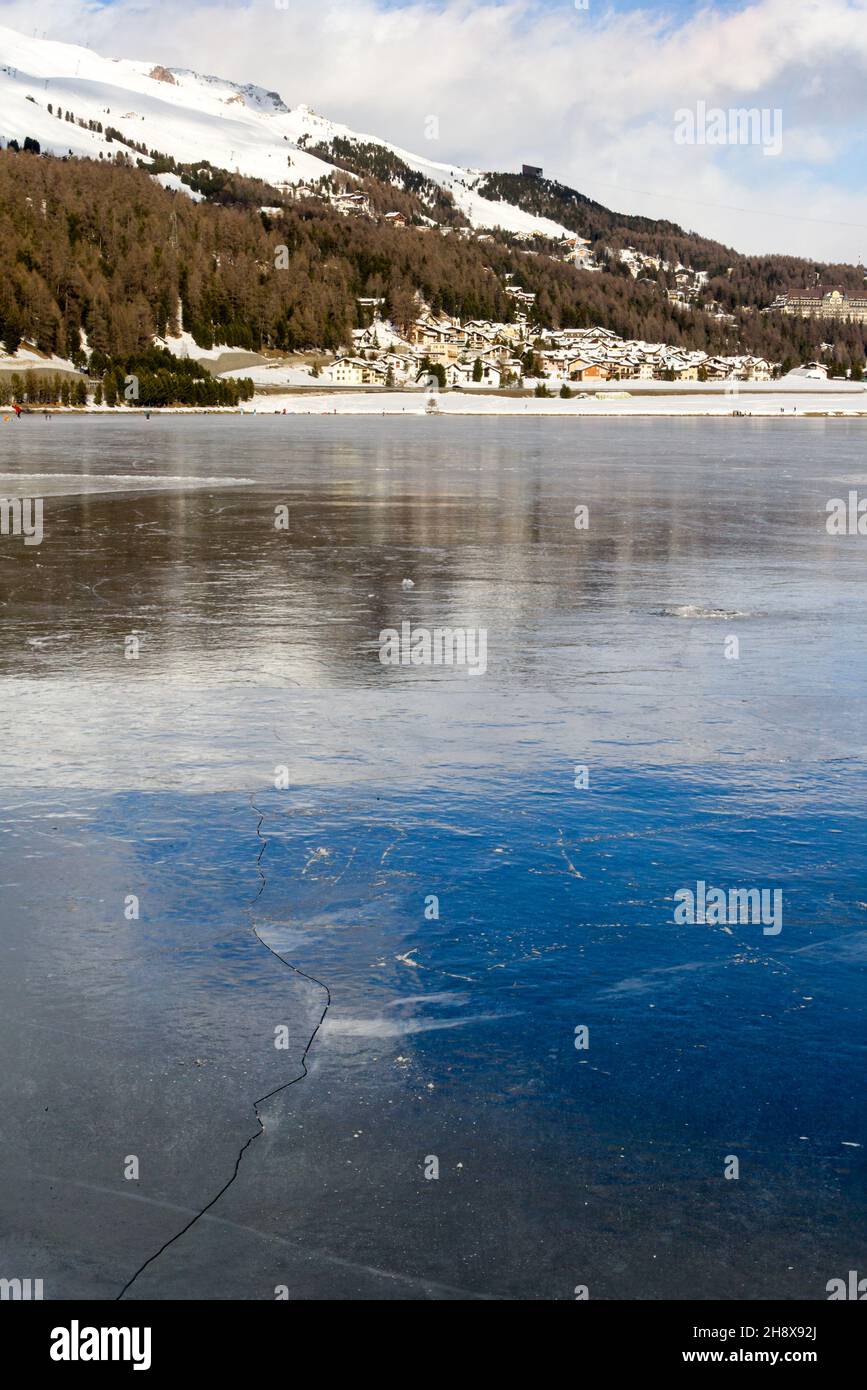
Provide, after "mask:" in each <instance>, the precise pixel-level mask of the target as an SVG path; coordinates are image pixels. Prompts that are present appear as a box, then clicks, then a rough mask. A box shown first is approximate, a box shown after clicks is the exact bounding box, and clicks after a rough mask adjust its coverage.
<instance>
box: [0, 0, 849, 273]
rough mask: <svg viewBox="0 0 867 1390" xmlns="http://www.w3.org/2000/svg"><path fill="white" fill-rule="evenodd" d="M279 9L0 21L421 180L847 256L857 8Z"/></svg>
mask: <svg viewBox="0 0 867 1390" xmlns="http://www.w3.org/2000/svg"><path fill="white" fill-rule="evenodd" d="M278 3H279V0H247V3H245V4H239V3H237V0H185V3H184V4H183V5H182V6H181V5H179V4H178V3H177V0H171V3H169V2H168V0H165V2H164V0H108V3H92V0H26V2H25V0H0V22H2V23H7V24H10V25H12V26H13V27H18V28H21V29H24V30H27V31H29V32H32V31H33V30H34V28H35V27H38V29H39V31H40V32H42V31H44V32H46V34H47V35H48V37H52V38H58V39H64V40H66V41H72V42H85V43H87V44H89V45H90V46H91V47H93V48H95V49H97V50H99V51H100V52H102V53H104V54H106V55H108V56H120V57H130V58H141V59H147V60H152V61H155V62H163V63H166V64H169V65H176V66H185V67H191V68H195V69H198V70H203V71H207V72H213V73H217V74H220V75H222V76H226V77H229V78H232V79H234V80H236V81H242V82H244V81H252V82H257V83H259V84H261V85H263V86H266V87H268V88H275V89H277V90H278V91H280V92H281V93H282V95H283V96H284V98H285V100H286V101H288V102H289V103H290V104H297V103H298V102H305V103H306V104H308V105H310V106H312V107H313V108H314V109H316V110H318V111H321V112H322V113H323V114H326V115H328V116H330V117H332V118H333V119H335V120H338V121H342V122H345V123H346V124H347V125H349V126H351V127H352V128H353V129H355V130H359V131H369V132H373V133H375V134H377V135H381V136H384V137H385V138H387V139H389V140H392V141H393V142H394V143H396V144H399V145H402V146H403V147H404V148H407V149H410V150H416V151H418V152H419V153H423V154H424V155H425V157H427V158H434V159H439V160H441V161H442V162H447V163H459V164H466V165H470V166H474V167H480V168H496V169H513V168H516V167H519V166H520V164H521V163H522V162H525V161H526V162H529V163H538V164H542V165H543V166H544V168H545V170H546V173H549V174H551V175H552V176H554V177H558V178H560V179H561V180H562V181H563V182H565V183H568V184H571V185H572V186H573V187H576V188H578V189H580V190H581V191H582V192H584V193H587V194H589V195H590V196H591V197H594V198H597V199H598V200H599V201H600V202H604V203H607V204H609V205H611V206H614V207H617V208H620V209H621V210H624V211H632V212H639V213H644V214H646V215H648V216H654V217H669V218H671V219H672V220H674V221H678V222H680V223H682V224H683V225H686V226H688V227H691V228H694V229H696V230H698V231H701V232H703V233H705V234H707V235H710V236H715V237H718V238H719V239H720V240H722V241H725V242H727V243H728V244H731V245H734V246H736V247H738V249H741V250H745V251H770V250H777V251H790V252H793V253H796V254H801V255H807V256H810V257H816V258H822V259H846V260H850V261H852V260H859V259H860V258H862V257H865V256H867V177H865V175H867V158H865V155H867V149H865V138H867V137H865V132H867V0H751V3H747V2H746V0H737V2H735V0H713V2H712V3H709V4H706V5H701V4H691V3H686V0H670V3H665V4H655V5H644V4H641V3H638V0H606V3H602V2H601V0H589V5H588V8H587V9H586V10H584V9H582V8H576V5H575V3H574V0H496V3H488V0H437V3H436V4H427V3H410V0H402V2H401V3H399V4H398V3H395V0H353V3H352V4H351V5H348V4H347V3H346V0H288V3H287V5H286V8H285V9H283V8H278ZM0 56H2V55H0ZM738 109H755V110H756V111H758V112H764V113H766V120H767V122H771V121H774V120H776V121H778V123H779V127H780V132H781V139H780V141H779V142H778V144H779V148H776V147H775V148H774V149H771V148H770V145H769V142H768V141H764V142H763V141H762V140H761V138H759V136H758V132H757V130H755V129H754V130H753V131H752V132H751V134H752V138H747V139H743V138H740V136H738V138H737V139H736V140H735V141H734V142H727V143H725V144H713V143H709V142H708V141H707V140H706V139H704V140H703V139H701V138H700V136H701V135H702V134H704V135H707V134H708V131H707V129H706V128H705V129H704V130H703V131H700V130H699V126H700V125H701V121H702V120H704V121H705V122H706V120H707V113H708V112H710V113H714V112H722V113H724V114H725V115H727V114H728V113H729V112H731V111H737V110H738ZM685 110H686V111H691V112H693V113H694V116H695V120H696V136H697V138H696V139H695V140H694V141H693V142H687V143H678V140H677V137H676V132H677V130H678V113H683V111H685ZM702 112H704V113H705V115H704V117H702V116H701V113H702ZM774 113H779V115H778V117H777V116H775V114H774ZM430 115H436V116H437V118H438V122H439V138H438V140H437V141H436V143H435V144H433V143H432V142H430V141H428V140H427V137H426V134H425V131H426V129H427V128H428V127H427V124H426V123H427V118H428V117H429V116H430ZM768 128H770V127H768ZM748 134H750V132H748Z"/></svg>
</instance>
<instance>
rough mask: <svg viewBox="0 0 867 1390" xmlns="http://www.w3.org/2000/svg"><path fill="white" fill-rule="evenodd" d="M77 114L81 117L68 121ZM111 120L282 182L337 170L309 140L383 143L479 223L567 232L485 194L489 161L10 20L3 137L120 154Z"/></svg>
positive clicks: (148, 143)
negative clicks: (422, 149) (473, 164)
mask: <svg viewBox="0 0 867 1390" xmlns="http://www.w3.org/2000/svg"><path fill="white" fill-rule="evenodd" d="M49 106H50V107H51V108H52V109H51V111H49V109H48V108H49ZM58 110H60V111H62V112H63V117H62V118H61V119H58V116H57V112H58ZM68 112H71V113H72V115H73V117H74V119H73V120H67V119H66V114H67V113H68ZM79 122H83V123H84V124H83V125H82V124H79ZM91 125H93V126H101V127H102V129H101V130H99V129H90V128H88V127H89V126H91ZM109 129H114V130H115V131H118V132H119V133H120V134H121V135H122V136H123V137H124V138H125V139H126V140H127V141H129V142H130V143H131V144H134V145H136V146H139V145H141V146H144V147H145V148H146V149H147V151H152V150H158V151H160V152H161V153H163V154H167V155H171V156H172V157H173V158H174V159H176V160H177V161H178V162H180V163H194V162H195V161H201V160H208V161H209V162H210V163H211V164H214V165H216V166H217V167H220V168H228V169H230V170H235V171H237V172H239V173H241V174H244V175H246V176H247V177H250V178H257V179H264V180H265V181H266V182H268V183H270V184H272V185H274V186H276V187H280V186H281V185H285V184H299V183H312V182H315V181H317V180H318V179H320V178H321V177H323V176H326V175H329V174H332V173H334V172H335V166H334V165H332V164H329V163H328V162H327V161H325V160H323V159H320V158H317V156H316V155H313V154H310V153H307V152H306V151H305V150H304V149H303V148H301V145H302V144H303V143H304V142H305V141H306V142H309V143H312V144H322V143H326V144H327V143H328V142H330V141H331V140H333V139H335V138H337V139H349V140H358V141H362V142H364V143H371V144H378V145H381V146H383V148H385V149H389V150H392V151H393V152H394V153H395V154H396V155H397V156H398V157H399V158H400V159H401V160H402V161H403V162H404V163H405V164H407V165H409V167H410V168H411V169H414V170H416V171H417V172H418V173H420V174H422V175H423V176H424V177H425V178H427V179H429V180H430V181H431V182H433V183H436V184H438V185H439V186H440V187H441V188H443V189H445V190H446V191H447V192H448V193H450V194H451V195H452V196H453V198H454V201H455V203H456V205H457V206H458V207H459V208H460V210H461V211H462V212H463V213H464V214H465V215H466V217H467V219H468V220H469V222H470V225H471V226H473V227H478V228H485V227H491V228H492V227H501V228H503V229H504V230H506V231H511V232H536V233H538V234H540V235H543V236H548V237H560V236H563V235H565V234H566V228H565V227H563V226H562V225H561V224H559V223H558V222H556V221H554V220H553V219H551V218H548V217H545V216H537V215H535V214H533V213H531V212H527V211H525V210H523V209H521V208H519V207H515V206H512V205H511V204H508V203H501V202H496V201H490V200H488V199H485V198H484V197H482V196H481V194H480V193H479V192H478V191H477V190H478V185H479V183H480V182H481V180H482V178H483V177H484V176H483V175H482V174H481V173H480V172H478V171H472V170H466V169H460V168H457V167H456V166H454V165H450V164H441V163H437V162H435V161H432V160H428V159H423V158H421V157H420V156H418V155H415V154H412V153H411V152H410V151H408V150H403V149H401V148H400V147H399V146H396V145H389V144H388V142H387V141H384V140H381V139H380V138H379V137H377V136H373V135H366V134H357V133H355V132H353V131H351V130H350V129H349V128H348V127H346V126H342V125H337V124H335V123H334V122H333V121H329V120H327V119H326V118H325V117H323V116H318V115H317V114H316V113H315V112H313V111H311V110H310V109H309V107H307V106H303V105H299V106H295V107H293V108H290V107H288V106H287V105H286V104H285V102H284V101H283V100H282V98H281V97H280V96H279V95H278V93H276V92H266V91H265V90H264V89H263V88H261V87H255V86H243V87H242V86H239V85H237V84H236V83H233V82H228V81H225V80H224V79H222V78H217V77H206V76H202V75H200V74H198V73H195V72H190V71H187V70H185V69H181V68H166V67H163V66H161V65H160V64H159V63H148V62H133V61H131V60H129V59H108V58H102V57H100V56H99V55H98V54H96V53H93V52H92V51H91V50H90V49H88V48H79V47H76V46H75V45H73V44H64V43H55V42H51V41H49V40H46V39H34V38H29V37H27V36H26V35H24V34H20V33H18V32H17V31H16V30H13V29H8V28H6V27H3V26H0V136H4V137H5V138H6V139H7V140H9V139H15V140H17V141H18V142H19V144H21V143H23V141H24V139H25V138H26V137H27V136H30V137H31V138H33V139H36V140H38V141H39V144H40V146H41V148H42V149H43V151H46V152H48V153H51V154H56V155H61V156H62V155H69V154H72V155H75V156H78V157H89V158H91V159H98V158H100V157H102V158H103V159H106V158H108V159H111V158H113V157H114V154H115V153H116V151H117V149H118V144H117V143H116V141H115V140H113V139H110V138H109V137H108V134H107V132H108V130H109ZM299 142H300V143H299Z"/></svg>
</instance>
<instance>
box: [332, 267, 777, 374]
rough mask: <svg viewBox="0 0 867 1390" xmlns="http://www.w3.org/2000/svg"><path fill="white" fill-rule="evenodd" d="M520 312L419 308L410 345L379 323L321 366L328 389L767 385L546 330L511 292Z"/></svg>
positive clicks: (713, 362)
mask: <svg viewBox="0 0 867 1390" xmlns="http://www.w3.org/2000/svg"><path fill="white" fill-rule="evenodd" d="M506 292H507V293H508V294H509V295H510V297H512V298H513V299H514V300H515V302H516V305H519V306H520V308H518V309H517V311H516V314H515V319H514V322H511V323H494V322H490V321H488V320H485V319H473V320H470V321H468V322H467V323H462V322H461V321H460V319H458V318H455V317H452V316H450V315H448V314H434V313H432V312H431V311H430V309H428V308H423V309H422V310H421V311H420V313H419V316H418V318H417V319H416V320H415V322H414V323H413V324H412V327H411V328H410V330H409V332H408V333H407V335H406V337H402V336H401V335H400V334H399V333H398V332H397V330H396V329H395V327H394V326H393V325H392V324H391V323H390V322H389V321H388V320H386V319H384V318H381V317H380V316H379V309H380V303H379V301H375V300H365V301H363V307H364V308H367V309H370V310H371V311H372V321H371V323H370V324H369V326H368V327H366V328H359V329H356V330H355V332H354V333H353V335H352V336H353V343H352V348H351V350H350V351H347V352H345V353H343V354H340V355H338V356H337V357H336V358H335V359H334V360H333V361H332V362H330V363H328V365H327V366H324V367H322V368H321V373H320V375H321V378H322V380H323V381H325V382H329V383H330V384H332V385H334V386H389V387H400V386H416V385H425V384H433V383H434V382H436V384H438V385H440V386H447V387H455V388H468V389H473V388H475V389H488V390H490V389H492V388H493V389H504V388H508V387H521V386H525V387H526V386H527V385H528V384H529V385H530V386H535V387H536V388H537V389H539V390H548V389H551V388H552V387H554V388H560V389H563V388H565V389H566V390H568V389H570V387H571V386H572V385H575V384H579V385H582V384H583V385H585V386H596V387H598V386H599V384H600V383H604V382H622V381H635V382H641V381H672V382H678V381H706V382H712V381H734V382H747V381H771V380H772V379H773V377H774V376H775V374H777V372H778V367H777V365H776V364H774V363H771V362H768V361H766V360H765V359H764V358H760V357H750V356H733V357H710V356H708V354H707V353H705V352H702V351H699V350H688V349H684V348H678V347H672V346H670V345H668V344H666V343H646V342H641V341H633V340H626V339H623V338H620V337H618V335H617V334H616V333H613V332H612V331H611V330H609V329H605V328H560V329H550V328H542V327H540V326H538V325H537V324H535V323H533V322H532V321H531V320H530V318H529V316H528V315H529V312H530V311H531V310H532V306H533V300H534V296H533V295H532V294H531V293H529V292H528V291H526V290H522V289H520V288H519V287H518V286H512V285H511V284H509V285H507V287H506Z"/></svg>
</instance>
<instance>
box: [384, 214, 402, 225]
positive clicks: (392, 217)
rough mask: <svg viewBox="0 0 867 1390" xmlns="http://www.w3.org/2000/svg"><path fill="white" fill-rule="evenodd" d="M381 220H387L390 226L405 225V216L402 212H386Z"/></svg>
mask: <svg viewBox="0 0 867 1390" xmlns="http://www.w3.org/2000/svg"><path fill="white" fill-rule="evenodd" d="M382 220H383V222H387V223H388V224H389V226H391V227H405V226H406V218H405V217H404V215H403V213H402V212H387V213H386V214H385V216H384V217H383V219H382Z"/></svg>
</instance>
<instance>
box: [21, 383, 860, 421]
mask: <svg viewBox="0 0 867 1390" xmlns="http://www.w3.org/2000/svg"><path fill="white" fill-rule="evenodd" d="M430 399H431V397H430V396H428V395H427V394H425V395H422V396H419V395H417V394H416V393H413V394H412V395H409V394H408V393H405V392H388V393H383V394H381V395H379V394H373V393H361V392H346V393H344V394H337V393H327V394H326V393H322V394H317V395H316V396H315V397H312V398H311V397H310V396H300V395H286V396H283V395H280V396H277V395H268V396H254V398H253V400H252V401H248V402H245V403H244V404H243V405H239V406H195V405H172V406H148V407H144V406H135V407H132V406H128V405H121V406H104V405H102V406H94V405H88V406H62V405H58V406H33V407H29V408H24V409H23V410H22V416H21V418H22V419H23V420H25V421H27V420H33V421H35V420H44V419H45V417H46V416H50V417H54V416H61V417H64V418H66V417H70V416H87V417H89V418H100V417H104V418H110V419H117V418H126V417H132V416H137V417H139V418H144V419H147V418H148V416H163V415H235V416H239V415H242V416H245V417H266V416H271V417H273V416H290V415H304V416H313V415H316V416H331V417H333V416H354V417H358V416H364V415H370V416H378V417H380V418H381V417H383V416H394V417H398V418H399V417H406V416H415V417H426V418H429V419H431V420H433V421H435V420H437V419H444V418H445V417H455V418H461V419H467V418H480V417H482V418H484V417H495V418H503V417H518V418H533V419H558V420H559V419H588V420H589V419H600V418H602V419H624V418H629V417H635V418H637V419H649V418H658V419H677V418H683V419H702V418H703V419H736V420H744V419H761V420H774V419H787V420H792V419H850V420H851V419H863V418H865V417H867V392H864V391H858V392H854V391H848V392H830V391H827V390H826V391H809V390H807V391H797V390H794V391H793V390H791V389H790V390H788V391H781V392H776V393H773V394H772V393H756V394H752V395H751V396H749V397H747V396H746V395H744V396H738V397H732V396H721V395H719V394H718V395H710V394H698V393H683V394H675V393H666V394H665V395H660V396H658V397H655V398H654V397H652V396H650V395H649V394H645V395H642V396H631V395H630V396H628V397H626V396H624V397H623V398H618V399H614V400H606V399H599V398H598V397H596V396H575V397H573V398H572V399H571V400H563V399H561V398H560V397H556V396H555V397H553V398H550V399H548V398H544V397H534V396H530V397H514V396H510V397H505V398H504V397H498V396H494V395H491V396H476V397H468V396H463V395H461V394H460V393H454V394H451V393H442V392H440V393H438V394H437V395H436V396H435V397H434V399H435V401H436V409H435V410H434V411H433V412H429V411H428V409H427V402H428V400H430ZM15 422H16V416H15V413H14V410H13V408H12V407H11V406H3V407H0V425H8V424H10V423H15Z"/></svg>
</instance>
